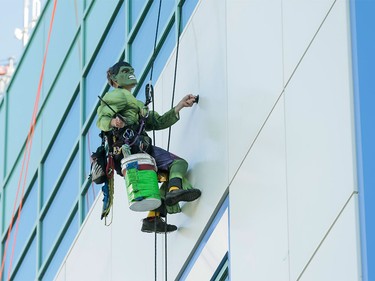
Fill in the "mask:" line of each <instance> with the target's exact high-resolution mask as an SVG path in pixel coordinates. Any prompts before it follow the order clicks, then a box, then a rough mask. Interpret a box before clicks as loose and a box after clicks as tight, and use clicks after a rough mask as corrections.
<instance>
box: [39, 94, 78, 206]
mask: <svg viewBox="0 0 375 281" xmlns="http://www.w3.org/2000/svg"><path fill="white" fill-rule="evenodd" d="M79 130H80V124H79V97H76V99H75V101H74V103H73V105H72V107H71V109H70V111H69V113H68V116H67V117H66V119H65V122H64V124H63V126H62V127H61V129H60V132H59V134H58V136H57V138H56V140H55V141H54V144H53V146H52V148H51V151H50V152H49V154H48V156H47V159H46V160H45V162H44V164H43V192H42V193H43V205H44V203H45V202H46V201H47V199H48V198H49V196H50V195H51V192H52V190H53V187H54V185H55V184H56V180H57V178H58V176H59V174H60V173H61V171H62V169H63V167H64V164H65V163H66V161H67V160H68V156H69V154H70V153H71V151H72V149H73V147H74V143H75V141H76V140H77V138H78V135H79Z"/></svg>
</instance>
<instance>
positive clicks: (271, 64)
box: [227, 0, 283, 178]
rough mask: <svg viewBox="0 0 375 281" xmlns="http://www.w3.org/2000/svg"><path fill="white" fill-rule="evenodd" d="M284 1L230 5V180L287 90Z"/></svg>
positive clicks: (228, 11) (228, 71) (228, 37)
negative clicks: (284, 66) (284, 84)
mask: <svg viewBox="0 0 375 281" xmlns="http://www.w3.org/2000/svg"><path fill="white" fill-rule="evenodd" d="M281 46H282V22H281V0H280V1H279V0H273V1H262V0H255V1H243V0H238V1H227V64H228V68H227V79H228V82H227V83H228V124H229V127H228V139H229V144H230V145H229V157H230V158H229V178H232V177H233V175H234V173H235V171H236V170H237V168H238V166H239V164H240V162H241V161H242V159H243V156H244V154H245V153H246V152H247V150H248V149H249V147H250V144H251V143H252V142H253V140H254V138H255V136H256V135H257V133H258V131H259V129H260V127H261V126H262V124H263V123H264V121H265V120H266V117H267V115H268V113H269V112H270V110H271V108H272V107H273V106H274V104H275V102H276V100H277V98H278V97H279V96H280V94H281V93H282V89H283V76H282V75H283V73H282V71H283V65H282V48H281Z"/></svg>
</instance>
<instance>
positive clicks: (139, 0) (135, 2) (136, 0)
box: [130, 0, 147, 30]
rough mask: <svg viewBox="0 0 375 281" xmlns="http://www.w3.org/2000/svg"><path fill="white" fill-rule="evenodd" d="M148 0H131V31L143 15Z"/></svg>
mask: <svg viewBox="0 0 375 281" xmlns="http://www.w3.org/2000/svg"><path fill="white" fill-rule="evenodd" d="M146 2H147V0H131V1H130V30H131V29H132V27H133V25H134V23H135V21H136V20H137V19H138V18H139V16H140V15H141V13H142V11H143V9H144V7H145V4H146Z"/></svg>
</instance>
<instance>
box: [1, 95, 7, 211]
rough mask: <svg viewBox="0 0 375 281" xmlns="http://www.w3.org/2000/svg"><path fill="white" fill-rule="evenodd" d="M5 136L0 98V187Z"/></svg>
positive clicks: (2, 177) (2, 175)
mask: <svg viewBox="0 0 375 281" xmlns="http://www.w3.org/2000/svg"><path fill="white" fill-rule="evenodd" d="M5 136H6V134H5V102H3V103H1V97H0V186H2V185H3V180H4V168H5V167H4V165H5ZM0 210H1V209H0Z"/></svg>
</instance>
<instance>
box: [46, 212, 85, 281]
mask: <svg viewBox="0 0 375 281" xmlns="http://www.w3.org/2000/svg"><path fill="white" fill-rule="evenodd" d="M77 233H78V215H77V214H76V215H75V216H74V218H73V220H72V222H71V223H70V226H69V228H68V230H67V231H66V233H65V235H64V238H63V240H62V241H61V244H60V245H59V248H58V249H57V251H56V253H55V255H54V256H53V258H52V261H51V263H50V264H49V266H48V269H47V271H46V273H45V274H44V275H43V279H42V280H45V281H50V280H53V278H54V277H55V275H56V273H57V270H58V269H59V268H60V265H61V263H62V261H63V260H64V258H65V256H66V254H67V253H68V250H69V248H70V246H71V245H72V243H73V240H74V238H75V237H76V235H77Z"/></svg>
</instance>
